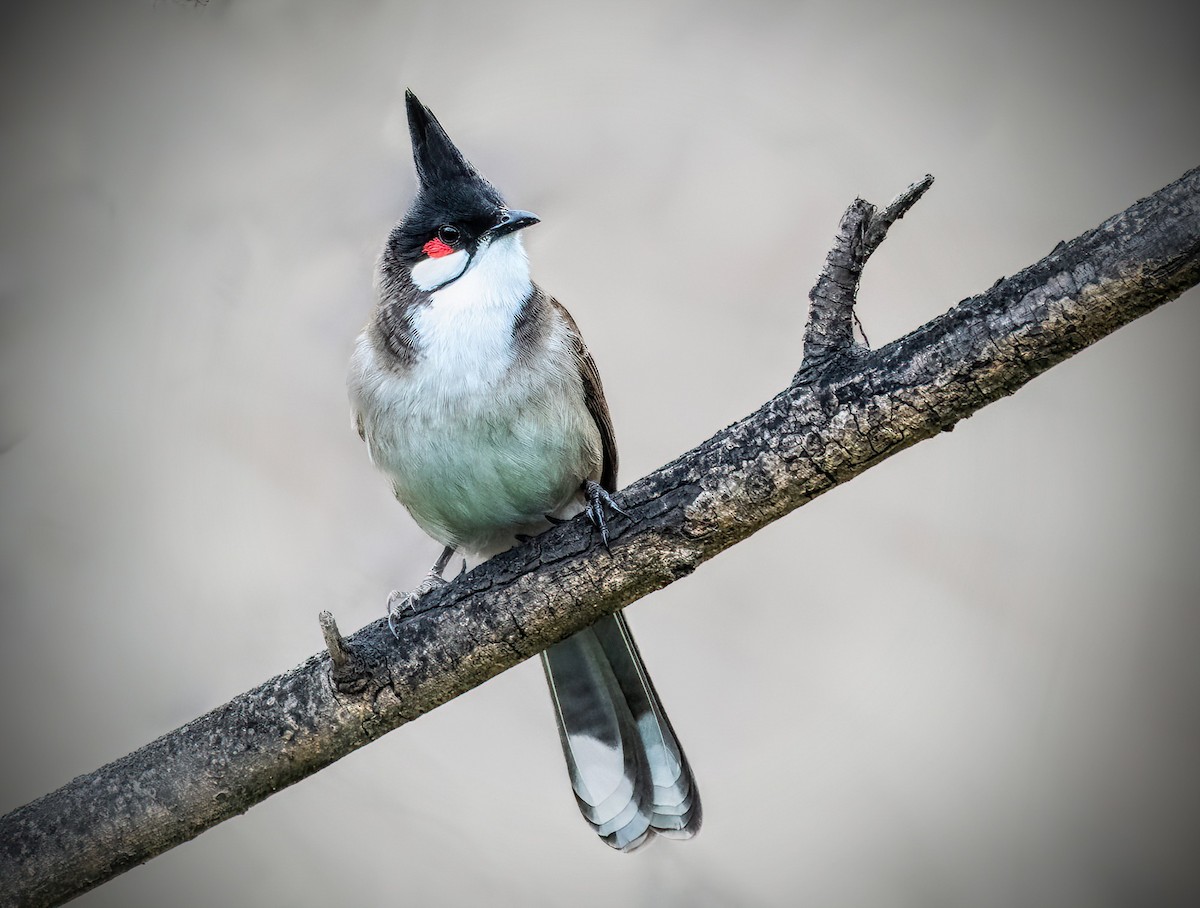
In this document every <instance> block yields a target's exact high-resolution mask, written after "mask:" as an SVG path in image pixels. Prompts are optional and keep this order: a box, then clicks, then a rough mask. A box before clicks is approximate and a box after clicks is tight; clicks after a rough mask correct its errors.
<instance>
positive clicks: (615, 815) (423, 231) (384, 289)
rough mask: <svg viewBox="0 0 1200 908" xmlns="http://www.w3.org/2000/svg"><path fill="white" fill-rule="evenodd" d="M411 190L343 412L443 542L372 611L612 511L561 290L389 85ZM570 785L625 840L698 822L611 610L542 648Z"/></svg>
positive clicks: (596, 408) (678, 753) (465, 167)
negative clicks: (406, 146) (545, 282)
mask: <svg viewBox="0 0 1200 908" xmlns="http://www.w3.org/2000/svg"><path fill="white" fill-rule="evenodd" d="M405 104H406V109H407V114H408V126H409V134H410V138H411V140H412V152H413V163H414V165H415V168H416V175H417V184H418V185H417V192H416V194H415V196H414V198H413V200H412V203H411V205H410V206H409V208H408V210H407V212H406V213H405V214H404V216H403V217H402V218H401V219H400V220H399V222H398V223H397V224H396V225H395V226H394V227H393V228H392V230H391V232H390V233H389V235H388V238H387V241H386V243H385V244H384V248H383V251H382V253H381V254H380V257H379V262H378V266H377V273H376V302H375V306H374V308H373V310H372V313H371V316H370V318H369V320H368V322H367V325H366V327H365V328H364V329H363V331H362V333H361V334H360V335H359V337H358V339H357V341H356V343H355V346H354V352H353V354H352V357H351V362H350V369H349V376H348V381H347V384H348V389H349V396H350V402H351V409H352V412H353V424H354V427H355V429H356V430H357V431H358V434H359V436H360V437H361V438H362V439H363V440H364V441H365V442H366V446H367V452H368V454H369V456H370V459H371V461H372V462H373V463H374V464H375V466H376V467H377V468H378V469H379V470H380V471H382V473H383V474H384V476H385V477H386V478H387V479H388V480H389V481H390V482H391V486H392V492H393V494H394V495H395V497H396V499H397V500H398V501H399V502H400V503H401V504H403V505H404V506H405V507H406V508H407V509H408V512H409V514H411V515H412V517H413V519H414V520H415V521H416V523H417V525H418V526H419V527H420V528H421V529H422V530H423V531H424V532H425V533H426V534H428V535H429V536H430V537H432V539H434V540H435V541H436V542H438V543H439V544H441V545H442V546H443V550H442V554H441V556H440V557H439V558H438V559H437V561H436V562H435V563H434V565H433V567H432V568H431V569H430V571H429V574H428V575H427V576H426V577H425V578H424V579H423V580H422V581H421V582H420V583H419V584H418V585H417V586H416V587H415V588H413V589H412V590H410V591H407V592H404V591H393V592H392V593H391V595H390V596H389V597H388V604H387V614H388V622H389V625H390V626H391V627H392V629H393V632H394V631H395V629H396V622H397V621H399V620H402V619H403V617H404V613H405V612H406V611H408V610H409V609H411V608H412V606H413V604H414V603H415V601H416V600H417V599H418V598H419V597H420V596H422V595H424V594H425V593H427V592H429V591H430V590H432V589H434V588H436V587H438V586H441V585H442V584H444V583H446V582H447V581H446V580H445V579H444V578H443V576H442V575H443V573H444V572H445V569H446V566H447V564H449V562H450V560H451V559H452V558H453V557H454V556H455V554H456V553H459V554H461V555H463V556H464V562H463V563H464V569H465V566H466V560H465V559H467V558H469V559H471V560H472V561H482V560H486V559H487V558H489V557H491V556H492V555H494V554H496V553H498V552H501V551H504V550H505V549H508V548H511V547H512V546H514V545H516V544H517V543H518V542H519V541H523V540H524V539H526V538H527V537H529V536H533V535H536V534H538V533H540V532H543V531H545V530H546V529H548V528H549V527H550V526H552V525H554V524H556V523H560V522H562V521H563V520H566V519H569V518H571V517H573V516H575V515H577V514H579V513H580V512H586V514H587V516H588V518H589V519H590V520H591V522H592V523H593V525H594V527H595V529H596V531H597V532H598V533H599V535H600V537H601V542H602V543H603V544H604V545H605V546H606V547H607V546H608V544H609V520H611V519H613V518H612V517H611V516H608V515H607V514H606V511H607V512H609V513H611V514H623V515H625V516H626V517H628V516H629V515H627V514H625V512H624V511H622V510H621V509H620V508H619V507H618V506H617V504H616V502H615V501H614V500H613V499H612V493H613V492H615V491H616V489H617V447H616V440H615V437H614V434H613V424H612V418H611V416H610V414H609V409H608V404H607V402H606V400H605V397H604V389H603V386H602V385H601V383H600V375H599V372H598V371H597V369H596V363H595V361H594V360H593V358H592V356H591V354H590V353H589V352H588V349H587V347H586V346H585V344H584V342H583V336H582V335H581V334H580V331H579V327H578V325H577V324H576V323H575V320H574V319H573V318H572V317H571V315H570V313H569V312H568V311H567V310H566V308H565V307H564V306H563V305H562V304H560V303H559V302H558V301H557V300H556V299H554V298H553V297H552V296H550V295H548V294H547V293H546V292H545V291H544V290H542V289H541V288H540V287H539V286H538V285H537V284H535V283H534V282H533V281H532V279H531V278H530V268H529V259H528V255H527V254H526V251H525V249H524V246H523V244H522V241H521V233H522V231H524V230H525V229H526V228H528V227H531V226H533V225H534V224H537V223H538V222H539V218H538V217H537V215H535V214H533V213H531V212H528V211H522V210H519V209H515V208H510V207H508V205H507V203H506V202H505V200H504V198H503V196H502V195H501V194H500V192H499V191H498V190H497V189H496V188H495V187H494V186H493V185H492V184H491V183H490V182H488V181H487V180H486V179H485V178H484V177H483V176H482V175H481V174H480V173H479V171H478V170H476V168H475V167H474V166H473V165H472V164H471V163H470V162H469V161H468V160H467V158H466V157H465V156H464V155H463V154H462V152H461V151H460V150H459V149H458V147H457V146H456V145H455V144H454V142H453V141H452V140H451V139H450V137H449V136H448V135H447V133H446V131H445V129H444V128H443V127H442V125H441V124H440V123H439V122H438V120H437V118H436V117H435V116H434V115H433V113H432V112H431V111H430V110H429V108H427V107H426V106H425V105H424V104H422V103H421V102H420V101H419V100H418V99H417V97H416V95H414V94H413V93H412V92H411V91H408V92H406V94H405ZM541 661H542V667H543V669H544V671H545V675H546V681H547V683H548V685H549V688H550V695H551V701H552V703H553V707H554V713H555V718H556V720H557V723H558V731H559V738H560V740H561V743H562V749H563V754H564V756H565V757H566V763H567V771H568V774H569V776H570V780H571V786H572V788H573V790H574V794H575V800H576V802H577V804H578V806H579V809H580V811H581V813H582V814H583V816H584V818H585V819H586V820H587V821H588V823H589V824H591V826H592V828H593V829H594V830H595V832H596V833H597V834H598V835H599V836H600V838H601V839H602V840H603V841H604V842H605V843H607V844H608V845H610V846H611V847H613V848H615V849H617V850H618V851H623V852H628V851H633V850H634V849H636V848H638V847H640V846H642V845H644V844H646V843H647V842H649V841H651V840H653V839H654V838H656V837H658V836H663V837H666V838H678V839H686V838H690V837H692V836H693V835H695V834H696V832H697V831H698V830H699V828H700V822H701V806H700V795H699V792H698V791H697V788H696V782H695V779H694V777H693V775H692V770H691V767H690V765H689V764H688V760H687V757H686V756H685V755H684V752H683V748H682V747H681V746H680V744H679V739H678V738H677V737H676V735H675V732H674V729H673V728H672V726H671V723H670V720H669V719H668V718H667V714H666V712H665V711H664V710H663V707H662V704H661V702H660V700H659V697H658V694H657V693H656V692H655V689H654V685H653V683H652V682H651V680H650V676H649V674H648V673H647V672H646V667H645V663H644V662H643V660H642V657H641V654H640V653H639V651H638V647H637V644H636V643H635V642H634V639H633V636H632V634H631V633H630V629H629V623H628V621H627V620H626V618H625V616H624V615H623V614H622V613H621V612H617V613H615V614H613V615H610V616H606V617H604V618H601V619H600V620H599V621H597V622H596V623H595V624H594V625H592V626H590V627H588V628H586V629H584V630H582V631H579V632H578V633H576V634H574V635H573V636H571V637H569V638H567V639H566V640H564V641H562V642H561V643H558V644H556V645H554V646H551V647H550V648H549V649H547V650H545V651H544V652H543V653H542V654H541Z"/></svg>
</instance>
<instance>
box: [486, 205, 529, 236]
mask: <svg viewBox="0 0 1200 908" xmlns="http://www.w3.org/2000/svg"><path fill="white" fill-rule="evenodd" d="M540 220H541V218H539V217H538V216H537V215H536V214H534V213H533V212H532V211H518V210H516V209H515V208H505V209H504V211H503V212H502V213H501V215H500V220H499V221H497V222H496V226H495V227H493V228H492V229H491V230H489V231H488V236H490V237H492V238H493V239H495V238H497V237H502V236H504V235H505V234H507V233H516V232H517V231H518V230H524V229H525V228H526V227H532V226H533V225H534V224H536V223H537V222H538V221H540Z"/></svg>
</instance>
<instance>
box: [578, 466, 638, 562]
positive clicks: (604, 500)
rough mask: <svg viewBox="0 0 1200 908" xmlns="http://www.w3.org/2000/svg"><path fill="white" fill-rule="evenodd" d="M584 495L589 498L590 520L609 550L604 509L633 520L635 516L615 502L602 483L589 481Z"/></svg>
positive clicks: (588, 513)
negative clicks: (609, 509)
mask: <svg viewBox="0 0 1200 908" xmlns="http://www.w3.org/2000/svg"><path fill="white" fill-rule="evenodd" d="M583 494H584V495H585V496H586V497H587V509H586V512H587V515H588V520H590V521H591V522H592V523H593V524H594V525H595V527H596V529H598V530H599V531H600V541H601V542H603V543H604V547H605V548H606V549H607V548H608V521H607V520H606V519H605V518H604V509H605V508H606V507H607V508H611V509H612V510H614V511H616V512H617V513H618V514H621V515H623V516H625V517H628V518H629V519H630V520H633V515H632V514H630V513H629V512H628V511H624V510H622V509H621V508H620V507H618V506H617V503H616V502H615V501H613V499H612V496H611V495H609V494H608V490H607V489H605V488H604V486H602V485H600V483H598V482H595V481H593V480H591V479H589V480H588V481H587V482H585V483H584V484H583Z"/></svg>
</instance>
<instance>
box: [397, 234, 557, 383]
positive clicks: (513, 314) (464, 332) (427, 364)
mask: <svg viewBox="0 0 1200 908" xmlns="http://www.w3.org/2000/svg"><path fill="white" fill-rule="evenodd" d="M458 255H461V256H463V258H464V259H465V258H466V253H465V252H459V253H454V255H447V256H442V257H441V258H439V259H437V260H435V261H441V260H443V259H449V258H453V257H455V256H458ZM413 274H414V279H415V276H416V268H414V269H413ZM532 290H533V283H532V282H531V281H530V279H529V259H528V257H527V256H526V255H525V249H524V247H523V246H522V245H521V239H520V236H519V235H518V234H516V233H510V234H508V235H507V236H502V237H500V238H499V239H497V240H494V241H492V242H490V243H485V244H482V245H480V246H479V248H478V249H477V250H476V252H475V255H474V256H472V257H471V261H470V263H469V264H468V265H466V266H465V270H463V271H462V274H461V277H459V278H458V279H457V280H453V281H451V282H450V283H449V284H446V285H444V286H442V287H441V288H440V289H438V290H434V291H433V292H432V293H431V294H430V295H429V301H428V303H426V305H424V306H419V307H417V309H416V311H415V312H413V334H414V336H415V340H416V343H417V348H418V354H419V358H420V363H419V365H418V373H419V375H420V378H421V379H422V380H423V381H425V382H427V383H429V384H430V385H431V386H432V387H434V388H437V390H438V391H440V392H441V394H443V395H447V396H452V397H453V396H458V395H462V394H475V393H480V392H482V393H485V394H486V392H487V391H488V390H489V389H490V387H491V386H492V385H493V384H494V383H495V382H496V381H498V380H499V379H500V378H501V377H502V376H503V375H504V373H505V372H506V371H507V370H508V368H509V366H510V365H511V364H512V359H513V332H512V328H513V323H514V321H515V320H516V318H517V315H518V314H519V313H520V311H521V307H522V306H523V305H524V303H525V301H526V300H527V299H528V298H529V294H530V293H531V292H532Z"/></svg>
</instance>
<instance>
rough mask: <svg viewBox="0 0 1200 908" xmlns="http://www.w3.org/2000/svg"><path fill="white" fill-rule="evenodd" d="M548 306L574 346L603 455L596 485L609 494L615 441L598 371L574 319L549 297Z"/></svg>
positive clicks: (614, 484)
mask: <svg viewBox="0 0 1200 908" xmlns="http://www.w3.org/2000/svg"><path fill="white" fill-rule="evenodd" d="M550 305H551V306H553V307H554V308H555V310H556V311H557V312H558V313H559V315H561V316H562V318H563V321H564V322H566V324H567V328H568V329H569V331H570V333H571V340H572V341H573V342H574V344H575V355H576V356H577V357H578V359H579V375H580V377H581V378H582V379H583V396H584V400H585V401H586V402H587V408H588V412H589V413H591V414H592V419H594V420H595V421H596V428H598V429H599V430H600V443H601V445H602V446H603V454H604V462H603V465H602V467H601V473H600V485H602V486H604V488H605V489H607V490H608V491H609V492H615V491H616V490H617V437H616V435H615V434H614V433H613V426H612V417H611V416H610V415H609V413H608V401H606V400H605V399H604V386H603V385H601V384H600V370H599V369H597V368H596V361H595V360H594V359H592V354H590V353H588V348H587V345H586V344H584V342H583V335H582V334H581V333H580V332H579V326H578V325H577V324H575V319H573V318H571V313H570V312H568V311H567V309H566V307H565V306H564V305H563V304H562V303H560V302H559V301H558V300H556V299H554V298H553V297H551V298H550Z"/></svg>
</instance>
